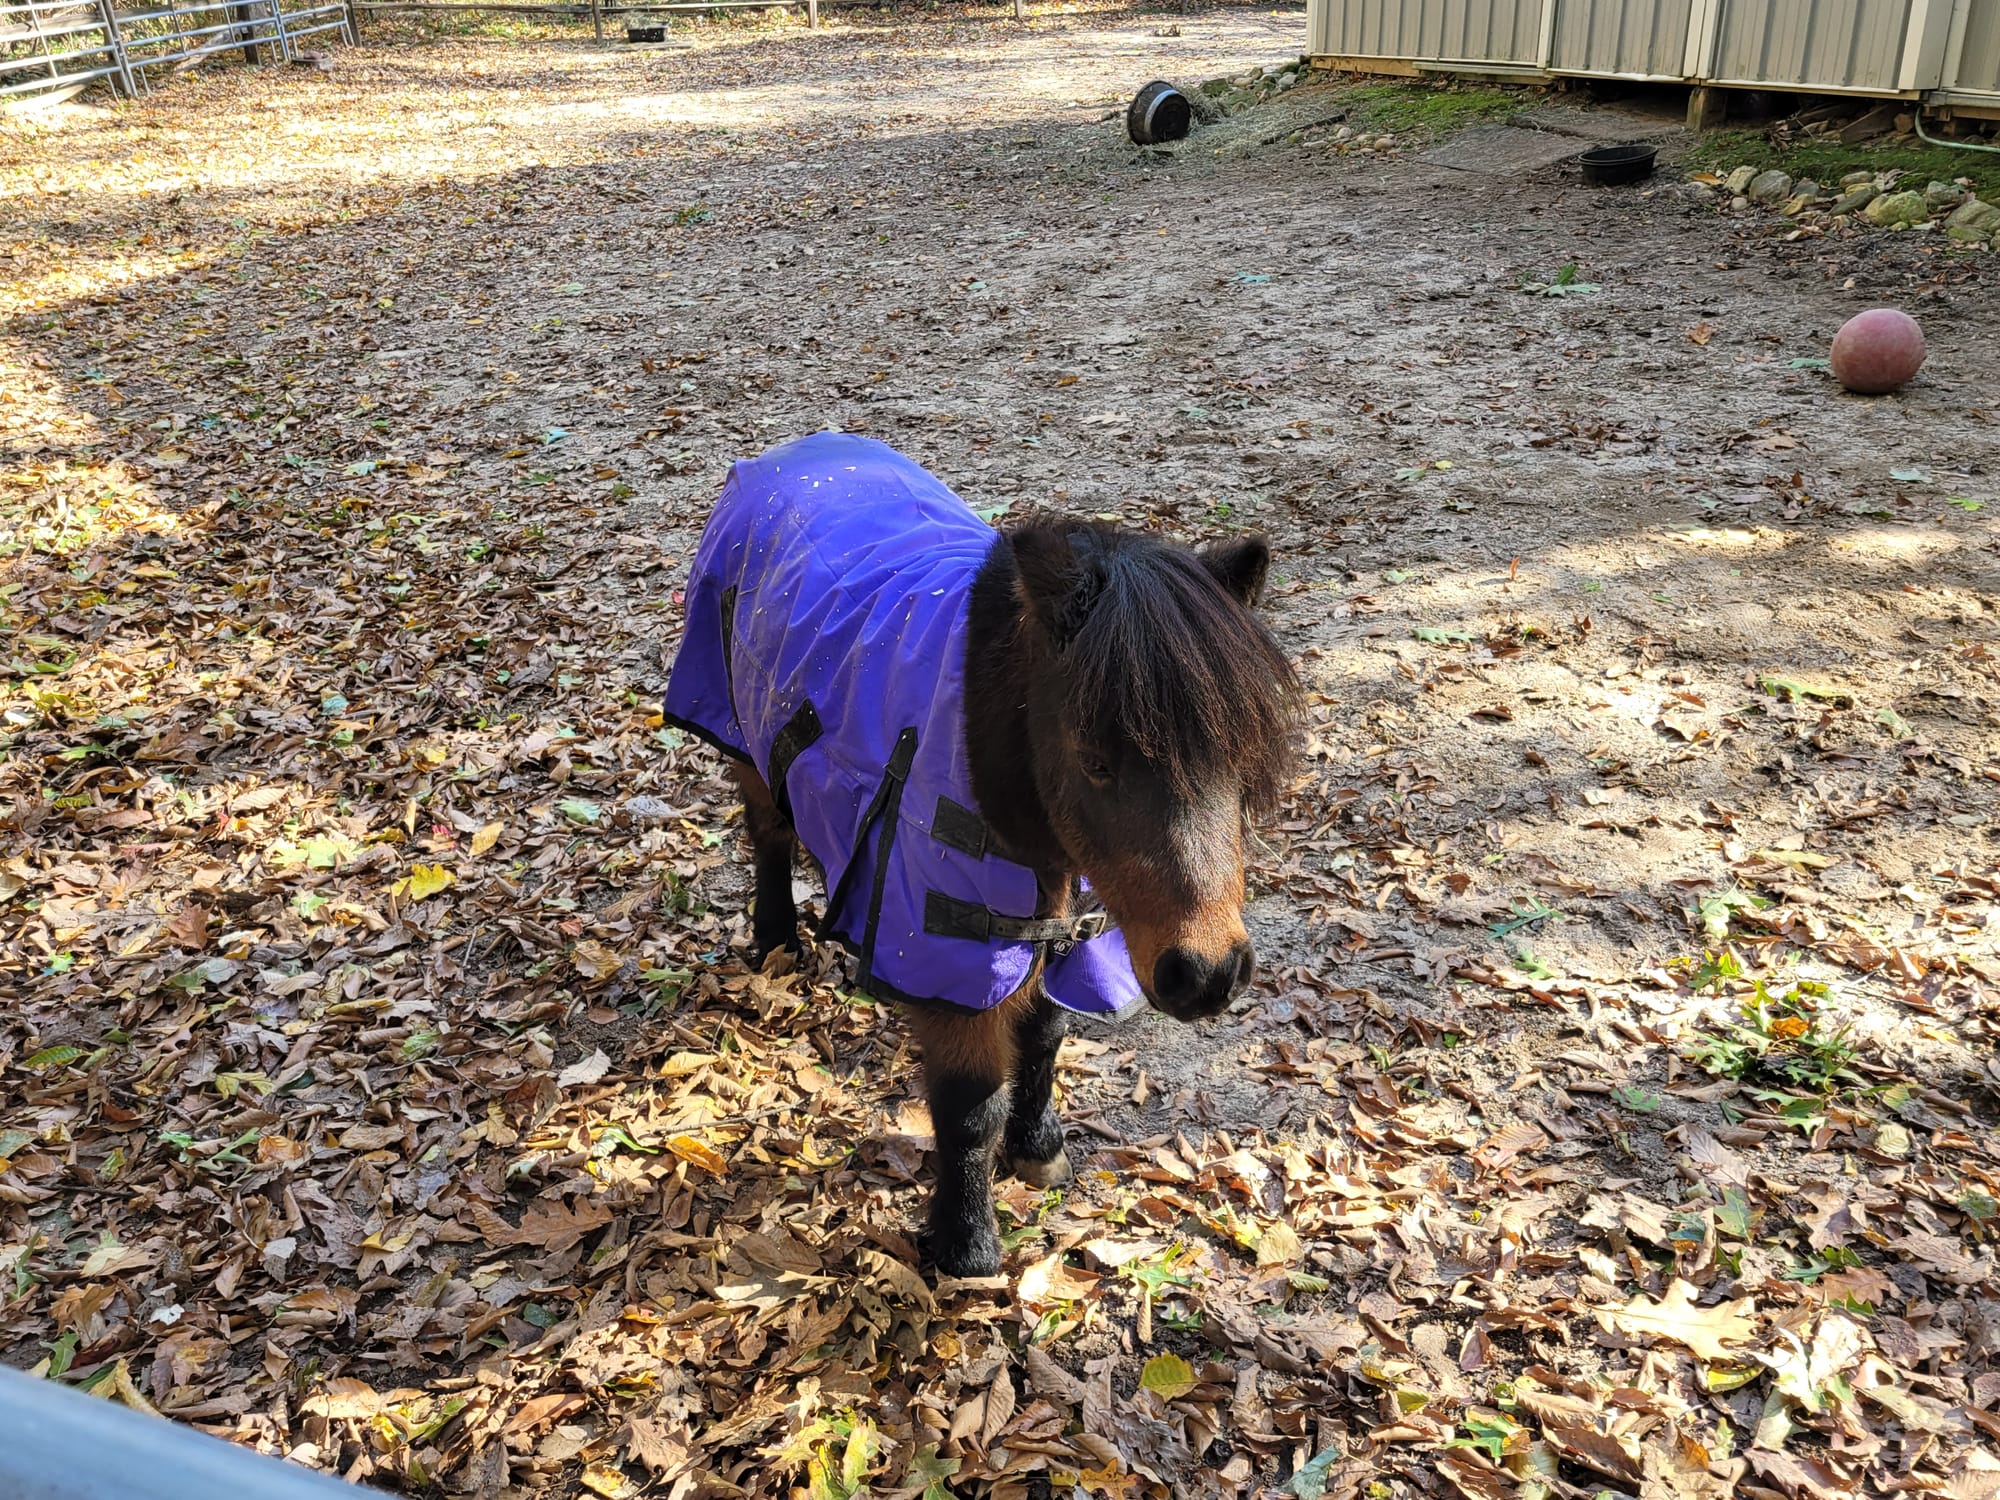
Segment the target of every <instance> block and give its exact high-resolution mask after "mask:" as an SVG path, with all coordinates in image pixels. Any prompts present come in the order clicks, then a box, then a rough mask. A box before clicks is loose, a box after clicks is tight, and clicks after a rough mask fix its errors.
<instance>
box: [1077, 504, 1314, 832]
mask: <svg viewBox="0 0 2000 1500" xmlns="http://www.w3.org/2000/svg"><path fill="white" fill-rule="evenodd" d="M1073 535H1074V534H1073ZM1083 537H1084V540H1082V541H1081V542H1079V543H1078V545H1077V551H1078V562H1079V563H1080V564H1081V565H1082V567H1083V568H1084V569H1085V570H1086V574H1087V582H1086V584H1085V586H1086V587H1087V588H1088V589H1089V590H1090V591H1091V592H1092V593H1093V594H1094V597H1093V598H1091V599H1090V601H1089V604H1088V609H1087V612H1086V613H1085V615H1084V618H1083V619H1082V622H1081V624H1080V626H1079V628H1078V629H1077V630H1076V633H1075V634H1074V636H1073V637H1071V639H1070V640H1069V641H1068V642H1067V643H1066V644H1065V646H1064V648H1063V657H1064V665H1065V669H1066V676H1067V695H1066V697H1067V702H1066V710H1067V712H1068V714H1069V715H1070V717H1071V719H1072V722H1074V723H1075V724H1077V725H1078V727H1079V728H1080V729H1082V730H1083V731H1084V732H1085V733H1087V734H1090V735H1092V736H1096V737H1101V738H1109V739H1116V740H1122V741H1124V742H1125V743H1128V744H1130V745H1131V746H1132V747H1133V748H1134V749H1136V750H1137V751H1138V752H1139V753H1140V754H1142V755H1144V756H1145V757H1146V758H1147V759H1148V760H1150V761H1151V762H1152V763H1153V765H1154V766H1155V768H1156V769H1157V770H1158V771H1159V772H1160V774H1161V775H1163V776H1164V777H1165V778H1166V780H1167V781H1168V783H1169V784H1170V785H1172V786H1173V787H1174V788H1175V790H1176V791H1177V792H1178V793H1179V794H1181V795H1184V796H1192V795H1194V794H1196V793H1197V792H1198V791H1199V790H1200V789H1201V788H1203V787H1205V786H1207V785H1209V784H1210V783H1212V782H1213V780H1214V779H1215V778H1216V777H1217V776H1219V775H1223V774H1233V775H1234V776H1236V777H1238V778H1239V779H1240V780H1241V783H1242V787H1243V796H1244V801H1245V802H1246V803H1247V804H1248V805H1249V806H1250V807H1251V808H1252V809H1253V810H1257V811H1268V810H1269V809H1271V808H1273V807H1275V806H1276V804H1277V802H1278V799H1279V797H1280V796H1281V795H1282V794H1283V791H1284V788H1285V783H1286V781H1287V780H1288V778H1289V777H1290V774H1291V770H1292V766H1293V764H1294V757H1295V754H1296V749H1297V741H1298V731H1299V726H1300V720H1301V706H1300V697H1299V685H1298V679H1297V677H1296V676H1295V675H1294V674H1293V671H1292V667H1291V663H1290V662H1289V661H1287V660H1286V659H1285V655H1284V653H1283V652H1282V651H1280V650H1279V649H1278V645H1277V642H1276V641H1274V640H1273V639H1272V638H1271V633H1270V632H1269V631H1268V630H1266V629H1265V628H1264V625H1263V624H1262V622H1261V621H1259V620H1258V619H1257V617H1256V616H1255V615H1254V614H1252V613H1251V612H1250V611H1249V610H1248V609H1247V608H1245V607H1244V605H1243V604H1242V603H1240V602H1239V601H1238V600H1237V599H1235V598H1234V597H1233V596H1232V595H1230V594H1229V593H1228V592H1227V591H1225V590H1224V589H1223V587H1222V585H1221V584H1220V583H1218V582H1217V581H1216V579H1215V576H1214V574H1212V573H1211V572H1210V571H1209V570H1208V569H1207V568H1206V567H1204V566H1203V565H1202V562H1201V560H1200V559H1199V558H1197V557H1196V556H1194V555H1193V554H1192V553H1190V552H1187V551H1184V550H1182V549H1180V548H1177V547H1171V546H1168V545H1166V544H1164V543H1161V542H1157V541H1153V540H1152V539H1150V538H1142V537H1135V536H1132V535H1131V534H1129V533H1123V534H1121V533H1116V532H1111V531H1109V530H1107V529H1102V528H1091V529H1090V530H1089V531H1087V532H1085V533H1083Z"/></svg>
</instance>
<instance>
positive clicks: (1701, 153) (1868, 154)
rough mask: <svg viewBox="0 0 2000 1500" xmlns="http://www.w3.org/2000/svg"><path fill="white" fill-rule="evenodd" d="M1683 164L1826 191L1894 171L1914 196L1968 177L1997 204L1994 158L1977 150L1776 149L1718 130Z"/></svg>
mask: <svg viewBox="0 0 2000 1500" xmlns="http://www.w3.org/2000/svg"><path fill="white" fill-rule="evenodd" d="M1689 164H1690V165H1691V166H1695V167H1706V168H1708V169H1709V170H1710V171H1712V172H1720V173H1724V174H1727V173H1729V172H1732V171H1734V170H1735V169H1736V168H1737V167H1755V168H1756V169H1757V170H1758V171H1760V172H1763V171H1768V170H1770V169H1771V168H1774V167H1775V168H1776V169H1777V170H1779V171H1781V172H1785V173H1788V174H1790V175H1791V176H1792V177H1794V178H1800V177H1810V178H1811V179H1812V180H1813V181H1814V182H1817V183H1818V184H1819V185H1820V186H1821V187H1825V188H1832V187H1834V186H1835V185H1837V184H1838V183H1839V181H1840V179H1841V178H1842V177H1845V176H1846V175H1847V174H1848V173H1849V172H1887V171H1890V170H1892V169H1900V170H1901V171H1902V173H1903V186H1905V187H1914V188H1915V189H1916V190H1917V191H1918V192H1922V191H1923V190H1924V186H1925V185H1926V184H1927V183H1930V182H1932V181H1937V182H1952V181H1955V180H1956V179H1958V178H1960V177H1969V178H1971V179H1972V181H1973V183H1974V184H1975V185H1976V186H1975V191H1977V192H1978V194H1979V196H1980V197H1982V198H1984V199H1985V200H1986V201H1987V202H1988V203H2000V156H1993V155H1989V154H1987V153H1986V152H1983V151H1954V150H1952V149H1951V147H1949V146H1927V145H1925V144H1923V143H1922V142H1917V143H1916V144H1914V145H1902V146H1897V145H1888V144H1885V143H1881V142H1866V143H1864V144H1862V145H1859V146H1843V145H1841V144H1840V142H1838V141H1808V142H1803V143H1799V144H1796V145H1787V146H1780V145H1777V144H1776V143H1774V142H1772V141H1769V140H1766V139H1765V138H1764V137H1763V136H1762V135H1761V134H1759V133H1758V132H1756V131H1752V130H1718V131H1716V132H1715V133H1714V134H1712V135H1705V136H1703V137H1702V138H1701V142H1700V144H1699V145H1697V146H1696V147H1695V149H1694V154H1693V156H1692V157H1691V158H1690V161H1689Z"/></svg>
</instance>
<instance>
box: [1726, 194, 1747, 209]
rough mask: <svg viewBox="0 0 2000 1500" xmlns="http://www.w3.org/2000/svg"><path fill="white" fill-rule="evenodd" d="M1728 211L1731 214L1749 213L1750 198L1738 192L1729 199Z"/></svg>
mask: <svg viewBox="0 0 2000 1500" xmlns="http://www.w3.org/2000/svg"><path fill="white" fill-rule="evenodd" d="M1729 211H1730V212H1731V213H1733V214H1747V213H1749V212H1750V200H1749V199H1748V198H1746V197H1744V196H1743V195H1742V194H1741V193H1738V194H1737V195H1736V196H1735V197H1734V198H1732V199H1730V200H1729Z"/></svg>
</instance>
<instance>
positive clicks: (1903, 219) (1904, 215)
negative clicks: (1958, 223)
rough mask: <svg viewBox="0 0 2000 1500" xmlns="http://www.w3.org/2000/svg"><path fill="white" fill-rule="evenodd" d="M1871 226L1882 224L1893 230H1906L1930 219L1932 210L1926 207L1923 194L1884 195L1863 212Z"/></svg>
mask: <svg viewBox="0 0 2000 1500" xmlns="http://www.w3.org/2000/svg"><path fill="white" fill-rule="evenodd" d="M1863 212H1864V213H1865V214H1867V216H1868V222H1869V223H1871V224H1881V225H1884V226H1886V227H1888V228H1891V229H1906V228H1908V227H1909V226H1910V225H1912V224H1921V223H1923V222H1924V220H1926V219H1928V218H1929V217H1930V216H1931V214H1930V210H1929V209H1927V208H1925V207H1924V195H1923V194H1922V193H1908V192H1905V193H1884V194H1883V195H1882V196H1881V197H1879V198H1877V199H1876V200H1875V201H1874V202H1872V203H1870V204H1869V205H1868V207H1867V208H1866V209H1864V210H1863Z"/></svg>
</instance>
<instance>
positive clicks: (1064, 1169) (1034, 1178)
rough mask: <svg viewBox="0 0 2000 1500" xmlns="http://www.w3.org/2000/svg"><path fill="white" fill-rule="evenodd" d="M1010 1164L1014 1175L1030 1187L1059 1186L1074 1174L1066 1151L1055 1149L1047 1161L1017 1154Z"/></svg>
mask: <svg viewBox="0 0 2000 1500" xmlns="http://www.w3.org/2000/svg"><path fill="white" fill-rule="evenodd" d="M1012 1165H1013V1172H1014V1175H1015V1176H1016V1177H1018V1178H1020V1179H1021V1181H1023V1182H1025V1183H1027V1184H1028V1185H1029V1186H1031V1187H1038V1188H1052V1187H1061V1186H1062V1185H1063V1184H1064V1183H1065V1182H1068V1181H1069V1180H1070V1179H1071V1178H1072V1177H1074V1176H1076V1173H1074V1172H1072V1171H1071V1170H1070V1165H1069V1153H1068V1152H1067V1151H1057V1152H1056V1154H1055V1155H1054V1156H1051V1157H1050V1158H1049V1159H1048V1160H1047V1161H1029V1160H1027V1159H1026V1158H1025V1157H1019V1156H1017V1157H1015V1158H1014V1161H1013V1164H1012Z"/></svg>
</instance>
